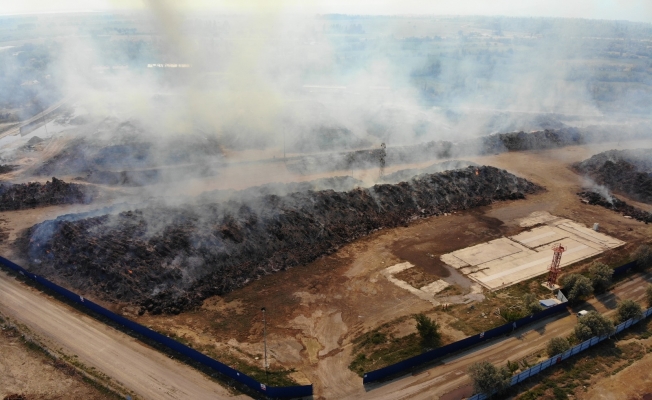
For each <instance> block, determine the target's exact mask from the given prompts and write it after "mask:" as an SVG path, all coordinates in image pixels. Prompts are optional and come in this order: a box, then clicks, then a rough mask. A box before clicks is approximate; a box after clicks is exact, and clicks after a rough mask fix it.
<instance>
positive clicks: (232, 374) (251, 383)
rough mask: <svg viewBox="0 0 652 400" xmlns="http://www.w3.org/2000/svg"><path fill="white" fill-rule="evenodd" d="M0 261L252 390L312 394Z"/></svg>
mask: <svg viewBox="0 0 652 400" xmlns="http://www.w3.org/2000/svg"><path fill="white" fill-rule="evenodd" d="M0 263H1V264H3V265H5V266H6V267H8V268H10V269H12V270H14V271H16V272H18V273H20V274H21V275H24V276H26V277H28V278H30V279H32V280H34V281H36V282H38V283H39V284H41V285H43V286H45V287H46V288H48V289H50V290H52V291H53V292H55V293H58V294H59V295H61V296H63V297H65V298H66V299H68V300H70V301H73V302H75V303H77V304H80V305H82V306H84V307H86V308H88V309H89V310H91V311H94V312H96V313H98V314H100V315H102V316H104V317H107V318H109V319H110V320H112V321H114V322H117V323H118V324H120V325H122V326H124V327H125V328H128V329H130V330H132V331H134V332H136V333H138V334H141V335H143V336H145V337H147V338H148V339H151V340H153V341H155V342H157V343H160V344H162V345H164V346H166V347H168V348H170V349H172V350H174V351H176V352H179V353H181V354H183V355H185V356H187V357H189V358H191V359H193V360H195V361H197V362H200V363H202V364H204V365H206V366H208V367H210V368H213V369H214V370H216V371H218V372H220V373H222V374H223V375H225V376H228V377H229V378H231V379H234V380H236V381H238V382H240V383H242V384H244V385H246V386H248V387H250V388H251V389H254V390H256V391H258V392H260V393H263V394H266V395H268V396H270V397H302V396H311V395H312V394H313V388H312V385H305V386H289V387H273V386H265V385H262V384H261V383H260V382H258V381H256V380H255V379H253V378H251V377H249V376H247V375H245V374H243V373H242V372H240V371H238V370H236V369H233V368H231V367H229V366H228V365H225V364H222V363H221V362H219V361H217V360H214V359H212V358H210V357H208V356H207V355H205V354H202V353H200V352H198V351H197V350H195V349H193V348H191V347H188V346H186V345H184V344H182V343H179V342H177V341H176V340H174V339H170V338H169V337H167V336H165V335H162V334H160V333H158V332H155V331H153V330H151V329H149V328H147V327H145V326H143V325H140V324H138V323H137V322H134V321H131V320H129V319H127V318H125V317H123V316H121V315H118V314H115V313H113V312H111V311H109V310H107V309H106V308H104V307H102V306H100V305H98V304H96V303H94V302H92V301H90V300H88V299H85V298H84V297H83V296H80V295H78V294H77V293H74V292H72V291H70V290H68V289H66V288H63V287H61V286H59V285H57V284H55V283H52V282H50V281H49V280H47V279H45V278H43V277H41V276H38V275H35V274H32V273H31V272H29V271H27V270H25V269H24V268H22V267H21V266H19V265H17V264H15V263H13V262H11V261H9V260H7V259H6V258H4V257H0Z"/></svg>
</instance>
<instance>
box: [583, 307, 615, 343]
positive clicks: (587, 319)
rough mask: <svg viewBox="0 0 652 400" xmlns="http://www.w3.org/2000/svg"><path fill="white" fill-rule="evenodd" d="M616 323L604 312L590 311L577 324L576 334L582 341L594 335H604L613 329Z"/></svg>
mask: <svg viewBox="0 0 652 400" xmlns="http://www.w3.org/2000/svg"><path fill="white" fill-rule="evenodd" d="M613 329H614V324H613V322H611V320H609V319H608V318H607V317H605V316H604V315H602V314H599V313H597V312H595V311H589V313H588V314H586V315H585V316H583V317H580V320H579V321H578V322H577V325H576V326H575V336H576V337H577V339H578V340H579V341H580V342H583V341H585V340H588V339H591V338H592V337H593V336H602V335H606V334H609V333H611V332H612V331H613Z"/></svg>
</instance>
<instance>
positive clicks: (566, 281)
mask: <svg viewBox="0 0 652 400" xmlns="http://www.w3.org/2000/svg"><path fill="white" fill-rule="evenodd" d="M559 283H560V284H561V286H562V287H563V288H564V291H565V292H566V293H568V295H567V296H568V301H569V302H577V301H579V300H582V299H584V298H586V297H588V296H590V295H591V293H593V285H592V284H591V280H590V279H589V278H587V277H585V276H583V275H580V274H569V275H564V276H562V277H561V279H560V280H559Z"/></svg>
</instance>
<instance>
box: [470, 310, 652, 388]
mask: <svg viewBox="0 0 652 400" xmlns="http://www.w3.org/2000/svg"><path fill="white" fill-rule="evenodd" d="M650 315H652V308H648V309H647V310H645V311H644V312H643V316H642V317H641V318H640V319H628V320H627V321H625V322H623V323H622V324H620V325H618V326H616V328H615V329H614V331H613V333H612V335H614V334H616V333H620V332H622V331H624V330H625V329H627V328H629V327H630V326H632V325H634V324H635V323H637V322H639V321H641V320H643V319H645V318H647V317H649V316H650ZM609 337H610V335H605V336H599V337H598V336H594V337H592V338H591V339H589V340H587V341H585V342H582V343H580V344H578V345H577V346H575V347H573V348H571V349H569V350H566V351H565V352H563V353H561V354H557V355H556V356H553V357H550V358H549V359H547V360H546V361H542V362H540V363H539V364H537V365H535V366H534V367H532V368H530V369H527V370H525V371H523V372H521V373H520V374H518V375H515V376H514V377H513V378H512V381H511V382H510V384H509V385H510V386H514V385H516V384H517V383H519V382H523V381H524V380H526V379H527V378H529V377H531V376H533V375H536V374H538V373H539V372H541V371H543V370H545V369H546V368H549V367H551V366H553V365H555V364H558V363H560V362H562V361H564V360H566V359H567V358H569V357H571V356H574V355H575V354H578V353H580V352H582V351H584V350H586V349H588V348H589V347H591V346H595V345H596V344H598V343H600V342H602V341H603V340H605V339H607V338H609ZM487 398H488V397H487V396H486V395H485V394H483V393H478V394H474V395H473V396H471V397H469V398H468V400H485V399H487Z"/></svg>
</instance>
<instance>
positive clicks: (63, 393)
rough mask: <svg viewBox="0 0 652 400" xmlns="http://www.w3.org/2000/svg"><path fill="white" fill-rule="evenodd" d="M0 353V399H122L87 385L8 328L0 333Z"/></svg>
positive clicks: (80, 378)
mask: <svg viewBox="0 0 652 400" xmlns="http://www.w3.org/2000/svg"><path fill="white" fill-rule="evenodd" d="M0 325H3V324H0ZM0 354H2V357H0V398H5V396H9V395H23V396H24V398H25V399H28V400H46V399H47V400H56V399H62V400H63V399H89V400H108V399H117V398H119V397H117V396H114V395H112V394H105V393H102V392H100V391H99V390H98V389H97V388H95V387H93V386H91V385H90V384H88V383H86V382H84V381H83V379H82V377H81V376H80V375H79V373H77V372H76V371H75V370H74V369H73V368H72V367H70V366H68V365H66V364H64V363H61V362H57V361H55V360H53V359H51V358H49V357H47V356H46V355H45V354H44V353H42V352H40V351H39V350H35V349H33V348H30V347H28V346H27V345H26V344H25V343H24V341H23V340H22V339H21V333H20V332H18V331H17V330H14V329H9V328H7V326H3V327H2V329H1V330H0Z"/></svg>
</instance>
